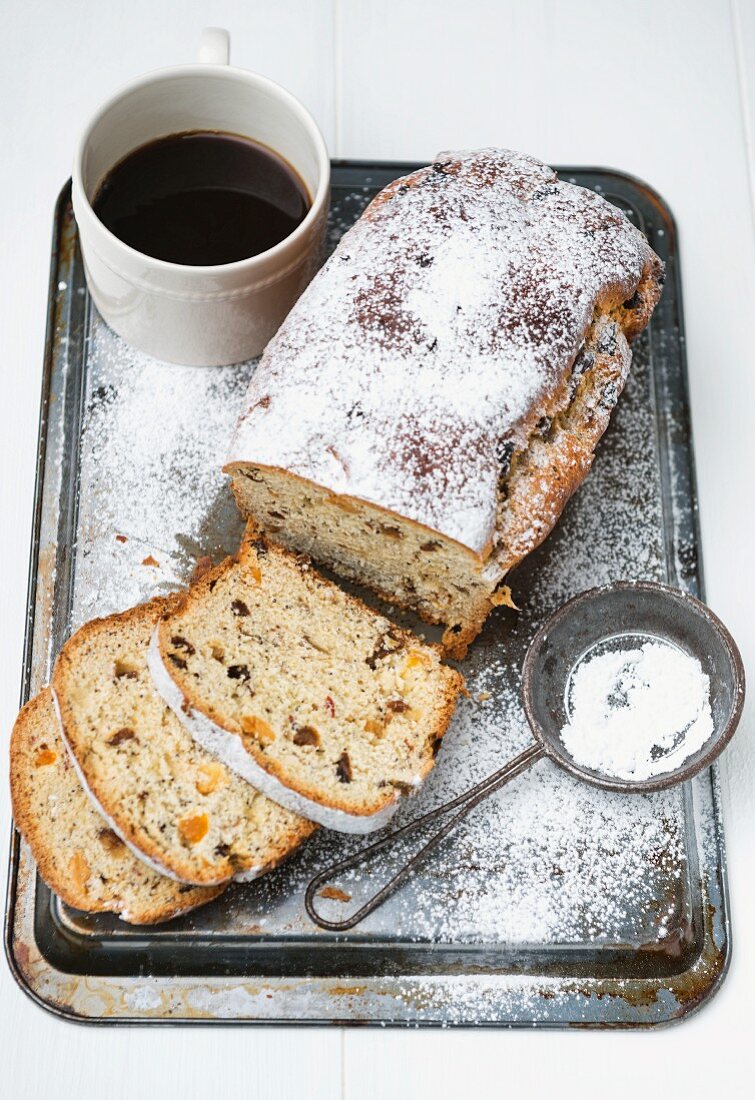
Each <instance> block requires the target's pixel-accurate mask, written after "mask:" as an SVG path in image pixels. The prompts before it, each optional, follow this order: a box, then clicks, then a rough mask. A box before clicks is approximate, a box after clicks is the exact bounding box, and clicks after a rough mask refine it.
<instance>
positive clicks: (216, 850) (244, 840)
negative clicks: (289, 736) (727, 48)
mask: <svg viewBox="0 0 755 1100" xmlns="http://www.w3.org/2000/svg"><path fill="white" fill-rule="evenodd" d="M176 606H177V604H176V599H175V597H171V598H168V599H155V600H152V601H150V602H149V603H146V604H143V605H142V606H140V607H135V608H133V609H132V610H130V611H126V612H124V613H123V614H121V615H111V616H110V617H109V618H106V619H95V620H94V621H93V622H90V623H87V624H86V625H85V626H83V627H82V628H81V629H80V630H79V631H77V633H76V634H74V635H73V636H72V637H71V638H70V639H69V640H68V642H66V644H65V645H64V647H63V649H62V650H61V652H60V654H59V655H58V659H57V661H56V664H55V671H54V674H53V679H52V687H53V690H54V693H55V698H56V700H57V705H58V708H59V716H60V721H61V732H62V734H63V738H64V740H65V742H66V743H67V745H68V747H69V749H70V751H71V754H72V757H73V759H74V761H75V764H76V767H77V770H78V773H79V777H80V779H81V781H82V783H83V785H84V786H85V788H86V790H87V792H88V793H89V794H90V796H91V797H92V798H93V799H94V801H95V803H96V805H97V806H98V807H99V809H100V811H101V813H102V814H103V816H104V817H106V818H107V820H108V822H109V823H110V825H111V826H112V828H113V830H114V831H115V832H116V833H117V834H118V835H119V836H120V837H121V838H122V839H123V840H124V841H126V842H127V843H128V844H130V845H133V846H134V848H135V849H136V850H138V852H139V854H140V855H141V856H142V858H145V859H147V860H149V861H150V862H151V864H152V865H153V867H154V868H155V870H157V871H159V872H160V873H162V874H166V875H171V876H173V877H174V878H176V879H178V880H179V881H181V882H189V883H196V884H199V885H211V884H217V883H223V882H227V881H228V880H229V879H231V878H235V879H243V880H248V879H252V878H256V877H257V876H258V875H261V874H263V873H264V872H265V871H267V870H269V869H270V868H271V867H274V866H275V865H276V864H277V863H279V862H280V861H281V860H282V859H283V858H285V856H287V855H289V853H291V852H293V851H294V850H295V849H296V848H297V847H298V845H299V844H301V842H302V841H303V840H305V839H306V838H307V837H308V836H309V835H310V834H311V833H312V832H313V830H314V828H315V826H314V825H313V824H312V823H311V822H309V821H305V820H304V819H303V818H301V817H297V816H296V815H295V814H292V813H290V812H289V811H288V810H285V809H283V808H282V807H281V806H279V805H277V804H276V803H275V802H271V801H270V800H269V799H267V798H265V797H264V795H262V794H260V793H259V792H258V791H256V790H254V788H252V787H250V786H249V784H248V783H245V782H244V781H243V780H242V779H239V777H238V776H236V775H235V774H234V773H233V772H232V771H230V770H229V769H228V768H226V767H225V766H224V765H223V764H221V763H220V762H219V761H217V760H215V759H214V758H213V757H212V756H210V755H209V754H208V753H207V752H205V751H204V749H202V748H201V747H200V746H199V745H197V744H196V742H195V741H194V739H193V738H192V737H191V736H190V734H189V733H188V732H187V730H186V729H185V727H184V726H183V725H182V723H181V722H179V721H178V719H177V718H175V716H174V715H173V713H172V712H171V711H170V710H169V709H168V707H166V706H165V704H164V703H163V701H162V699H161V698H160V696H159V695H158V693H157V692H156V691H155V689H154V687H153V685H152V679H151V677H150V674H149V671H148V669H147V648H148V645H149V640H150V636H151V634H152V631H153V630H154V628H155V626H156V624H157V622H158V620H159V618H160V616H161V615H164V614H166V613H167V612H169V611H170V610H171V609H172V608H175V607H176Z"/></svg>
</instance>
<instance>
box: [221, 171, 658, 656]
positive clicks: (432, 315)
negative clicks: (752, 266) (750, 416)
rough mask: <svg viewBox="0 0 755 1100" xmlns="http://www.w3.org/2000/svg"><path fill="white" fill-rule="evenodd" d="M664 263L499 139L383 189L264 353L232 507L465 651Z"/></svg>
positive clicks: (555, 493)
mask: <svg viewBox="0 0 755 1100" xmlns="http://www.w3.org/2000/svg"><path fill="white" fill-rule="evenodd" d="M662 278H663V266H662V264H661V262H660V260H659V259H658V257H657V256H656V255H655V253H654V252H653V251H652V249H651V248H650V246H649V245H648V243H647V241H646V239H645V237H644V236H643V235H642V233H641V232H640V231H639V230H638V229H636V228H635V227H634V226H633V225H632V224H631V223H630V222H629V220H628V219H627V218H626V217H625V216H624V214H622V213H621V212H620V211H619V210H617V209H616V208H615V207H614V206H612V205H610V204H609V203H608V202H606V201H605V200H604V199H602V198H601V197H599V196H598V195H596V194H594V193H593V192H591V191H587V190H585V189H583V188H581V187H577V186H575V185H573V184H569V183H566V182H563V181H561V180H559V179H558V178H557V176H556V174H555V172H554V171H553V170H552V169H551V168H548V167H547V166H546V165H544V164H541V163H540V162H539V161H537V160H534V159H533V158H532V157H528V156H524V155H522V154H519V153H513V152H509V151H506V150H498V149H483V150H479V151H477V152H463V153H444V154H441V155H439V156H438V157H437V158H436V160H435V161H434V163H433V164H431V165H430V166H429V167H427V168H423V169H421V170H420V171H417V172H414V173H412V174H411V175H408V176H406V177H404V178H403V179H399V180H396V181H395V182H394V183H392V184H390V185H389V186H388V187H386V188H385V189H384V190H383V191H382V192H381V193H380V194H379V195H378V196H377V197H376V198H375V199H374V201H373V202H372V203H371V204H370V206H369V207H368V208H367V209H366V211H365V212H364V214H363V215H362V217H361V218H360V219H359V221H358V222H357V223H356V225H354V227H353V228H352V229H350V230H349V232H348V233H346V234H345V236H344V237H343V239H342V241H341V243H340V244H339V246H338V248H337V249H336V251H335V253H334V254H333V256H332V257H331V259H330V260H329V261H328V263H327V264H326V265H325V267H324V268H323V269H322V271H321V272H320V274H319V275H318V276H317V277H316V278H315V279H314V281H313V282H312V283H311V285H310V286H309V288H308V289H307V290H306V291H305V293H304V294H303V295H302V297H301V298H300V300H299V301H298V303H297V304H296V306H295V307H294V309H293V310H292V311H291V313H290V314H289V316H288V318H287V319H286V321H285V322H284V323H283V325H282V326H281V328H280V330H279V331H278V333H277V335H276V336H275V337H274V339H273V340H272V341H271V342H270V344H269V345H268V347H267V349H266V351H265V354H264V356H263V358H262V360H261V362H260V365H259V367H258V368H257V371H256V373H255V374H254V376H253V378H252V382H251V386H250V389H249V393H248V396H247V400H246V404H245V408H244V410H243V412H242V414H241V416H240V419H239V421H238V424H237V427H236V431H235V435H234V438H233V441H232V444H231V448H230V454H229V458H228V462H227V465H226V467H225V469H226V471H227V472H228V473H229V474H230V475H231V476H232V478H233V488H234V493H235V496H236V500H237V503H238V505H239V507H240V509H241V511H242V512H243V514H244V515H245V516H249V517H252V518H253V519H254V520H255V521H256V522H257V524H258V525H259V526H260V527H261V528H263V529H264V530H265V531H266V532H267V534H269V535H270V536H271V537H272V538H273V539H275V541H277V542H278V543H280V544H281V545H283V546H285V547H288V548H290V549H293V550H297V551H304V552H306V553H309V554H311V555H312V556H313V558H314V559H315V560H316V561H319V562H322V563H323V564H325V565H327V566H329V567H330V568H332V569H333V570H334V571H335V572H336V573H338V574H339V575H341V576H343V577H346V578H349V579H352V580H355V581H357V582H359V583H362V584H365V585H368V586H370V587H371V588H373V589H374V590H375V591H377V592H378V593H380V594H381V595H382V596H383V597H385V598H387V599H388V600H391V601H393V602H395V603H396V604H398V605H400V606H402V607H407V608H412V609H414V610H416V611H417V612H418V613H419V614H420V615H421V616H422V617H423V618H424V619H425V620H427V621H430V622H434V623H441V624H444V625H445V626H446V631H445V634H444V645H445V646H446V648H447V650H448V652H450V653H451V654H452V655H453V656H457V657H461V656H463V655H464V652H465V650H466V646H467V644H468V643H469V641H470V640H471V639H472V638H474V636H475V635H476V634H477V633H478V631H479V630H480V628H481V626H482V623H483V622H484V620H485V618H486V616H487V615H488V613H489V611H490V610H491V608H492V607H493V606H495V605H496V604H497V603H500V602H502V601H503V599H505V589H504V588H503V580H504V578H505V577H506V574H507V573H508V572H509V571H510V570H511V569H512V568H513V567H514V566H515V565H516V564H517V563H518V562H519V561H520V560H521V559H522V558H523V557H524V556H525V555H526V554H528V553H529V552H530V551H531V550H532V549H534V548H535V547H536V546H537V545H538V544H539V543H540V542H541V541H542V540H543V539H544V538H545V537H546V535H547V534H548V533H549V531H550V530H551V529H552V527H553V525H554V523H555V522H556V520H557V519H558V517H559V515H560V513H561V511H562V509H563V507H564V505H565V504H566V501H567V500H568V498H569V496H570V495H571V494H572V492H573V491H574V490H575V488H576V487H577V486H578V485H579V484H580V482H581V481H582V480H583V478H584V477H585V475H586V474H587V472H588V470H589V468H590V464H591V462H592V457H593V452H594V449H595V446H596V444H597V442H598V440H599V439H600V436H601V435H602V433H603V431H604V430H605V428H606V426H607V424H608V421H609V417H610V414H611V410H612V409H613V407H614V405H615V403H616V400H617V398H618V396H619V394H620V392H621V389H622V387H623V385H624V381H625V378H626V375H627V371H628V369H629V363H630V351H629V343H630V342H631V341H632V340H633V339H634V338H635V337H636V336H637V335H638V333H640V332H641V330H642V329H643V328H644V327H645V325H646V324H647V322H648V320H649V318H650V315H651V313H652V311H653V308H654V306H655V304H656V302H657V300H658V298H659V295H660V286H661V282H662Z"/></svg>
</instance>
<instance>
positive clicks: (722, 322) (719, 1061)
mask: <svg viewBox="0 0 755 1100" xmlns="http://www.w3.org/2000/svg"><path fill="white" fill-rule="evenodd" d="M738 8H739V11H740V16H741V20H742V24H743V28H742V37H743V45H742V46H740V45H739V44H738V41H737V37H736V34H737V28H736V26H735V23H734V22H733V20H732V13H731V9H730V6H729V4H728V3H726V2H724V0H718V2H716V0H713V2H711V0H696V2H689V0H636V2H632V3H627V2H625V0H619V2H616V0H571V2H570V3H558V2H557V0H538V2H531V3H527V4H521V3H517V2H516V0H499V2H495V3H494V2H489V0H465V2H464V3H440V2H437V0H436V2H430V0H404V2H403V3H402V4H401V5H400V6H398V5H396V6H392V7H390V8H388V9H387V8H386V6H385V5H381V4H377V3H374V2H370V0H352V2H351V3H347V4H343V5H342V6H341V9H340V27H339V33H340V39H341V51H340V53H341V57H342V75H341V79H340V83H341V104H340V112H341V128H340V134H341V145H340V152H341V153H342V155H344V156H360V157H370V156H379V157H385V158H392V157H395V158H401V159H410V160H412V159H423V158H428V157H430V156H432V154H433V153H434V152H435V151H437V150H439V149H444V148H453V147H455V146H456V147H467V148H468V147H474V146H480V145H494V144H504V145H509V146H511V147H514V148H520V149H524V150H526V151H529V152H532V153H534V154H535V155H537V156H540V157H542V158H543V159H545V160H548V161H550V162H552V163H561V164H598V165H608V166H612V167H616V168H619V169H623V170H625V171H629V172H631V173H633V174H635V175H637V176H639V177H640V178H644V179H645V180H647V181H648V182H650V183H651V184H652V185H653V186H654V187H655V188H657V190H658V191H659V192H660V194H661V195H662V196H663V197H664V198H665V199H666V201H667V202H668V203H669V205H670V207H671V209H672V211H673V212H674V214H675V215H676V218H677V222H678V225H679V229H680V236H681V255H682V267H683V280H684V297H685V316H686V325H687V341H688V355H689V370H690V387H691V404H692V415H693V423H694V436H695V448H696V456H697V471H698V481H699V494H700V506H701V521H702V534H703V551H704V560H705V572H706V579H707V594H708V599H709V602H710V603H711V605H712V606H713V607H714V608H715V609H716V610H717V611H718V612H719V613H720V614H721V615H722V616H723V618H724V619H725V620H726V621H727V622H728V624H729V625H730V627H731V629H732V631H733V632H734V634H735V636H736V637H737V639H738V641H739V643H740V646H741V648H742V651H743V655H744V658H745V664H746V666H748V667H750V668H752V667H753V666H754V665H755V623H754V622H753V616H752V596H751V592H752V581H751V578H750V573H751V561H752V550H751V546H752V534H753V530H754V527H753V519H752V499H753V470H755V444H754V443H753V432H752V431H751V428H750V425H749V419H750V410H751V409H752V407H753V402H754V401H755V370H754V369H753V368H754V366H755V364H754V363H753V351H752V337H751V314H752V309H753V302H754V301H755V247H754V245H753V234H752V218H751V208H750V192H749V182H750V181H749V178H748V164H747V157H746V148H745V141H744V124H743V114H742V100H741V96H740V75H741V69H742V67H743V66H744V68H745V69H746V70H747V71H748V78H747V84H746V87H747V94H748V96H749V108H750V118H751V119H752V118H754V117H755V107H754V101H753V98H752V97H753V94H754V92H753V89H755V75H753V74H755V5H753V4H752V2H751V0H738ZM744 40H746V41H744ZM753 724H754V723H753V706H752V703H750V704H749V705H748V709H747V713H746V716H745V720H744V722H743V726H742V729H741V732H740V734H739V737H738V739H737V741H736V742H735V743H734V745H733V746H732V747H731V748H730V749H729V751H728V753H727V757H726V758H725V760H724V767H723V773H724V774H723V781H724V788H725V790H724V793H725V810H726V825H727V840H728V847H729V864H730V878H731V887H732V903H733V924H734V940H735V945H736V946H735V953H734V961H733V965H732V970H731V973H730V975H729V977H728V978H727V980H726V982H725V984H724V986H723V989H722V991H721V993H719V994H718V995H717V997H716V999H715V1001H714V1002H713V1004H712V1006H711V1007H710V1008H706V1009H705V1010H704V1012H703V1013H702V1015H701V1016H700V1017H697V1018H693V1019H691V1020H689V1021H688V1022H686V1023H685V1024H684V1025H683V1026H681V1027H679V1028H676V1029H672V1030H671V1031H667V1032H664V1033H663V1037H662V1040H661V1037H660V1036H655V1037H650V1036H643V1037H640V1036H635V1037H634V1038H632V1039H630V1040H628V1041H629V1043H631V1046H632V1052H631V1053H630V1057H629V1058H627V1053H628V1052H627V1039H626V1038H625V1037H624V1036H622V1037H619V1036H605V1035H604V1036H599V1037H597V1036H585V1035H581V1036H575V1035H556V1034H552V1033H551V1034H548V1037H547V1039H545V1038H544V1037H543V1036H541V1037H540V1038H539V1039H538V1038H537V1036H532V1035H529V1034H521V1033H517V1034H507V1035H496V1034H494V1033H485V1034H473V1033H470V1032H466V1033H451V1032H444V1033H434V1034H417V1033H412V1034H410V1035H402V1034H397V1033H388V1034H384V1035H381V1036H376V1035H374V1034H371V1033H368V1032H366V1031H359V1032H347V1033H346V1036H345V1047H346V1067H345V1079H346V1096H347V1097H348V1100H355V1098H356V1097H359V1098H365V1100H366V1098H373V1097H378V1096H380V1097H382V1096H385V1095H391V1094H392V1093H396V1094H398V1095H413V1096H415V1097H417V1098H421V1100H424V1098H425V1097H428V1098H430V1097H437V1096H438V1095H454V1094H456V1093H459V1094H462V1092H463V1093H470V1092H476V1091H477V1090H478V1089H480V1088H482V1091H483V1094H493V1095H495V1094H496V1093H497V1092H499V1091H501V1092H502V1091H503V1089H504V1088H505V1089H506V1090H507V1091H508V1090H510V1089H511V1088H514V1089H515V1090H516V1092H517V1094H518V1095H523V1096H538V1095H545V1094H546V1090H548V1091H549V1092H550V1094H553V1093H554V1092H555V1090H556V1089H558V1090H559V1093H560V1094H561V1095H566V1096H570V1095H572V1094H574V1095H576V1094H577V1089H579V1093H580V1095H582V1094H586V1095H593V1094H597V1090H598V1089H599V1088H601V1087H603V1088H609V1089H610V1091H611V1094H612V1095H616V1096H629V1095H636V1094H637V1089H638V1085H639V1083H640V1082H642V1081H644V1082H647V1081H649V1080H652V1081H653V1085H654V1087H655V1088H657V1089H658V1091H659V1092H660V1093H661V1094H664V1093H665V1094H667V1095H673V1096H680V1095H690V1096H696V1095H700V1094H701V1092H702V1091H703V1089H705V1091H706V1092H708V1091H709V1090H710V1087H711V1086H713V1085H716V1084H718V1083H719V1082H721V1076H720V1075H721V1074H722V1073H723V1074H724V1079H726V1078H727V1075H728V1076H729V1077H730V1076H731V1075H732V1074H733V1073H736V1072H737V1070H738V1067H739V1066H740V1065H741V1050H742V1044H743V1042H744V1041H745V1035H746V1033H745V1028H746V1027H747V1026H748V1025H747V1024H746V1023H745V1021H746V1019H747V1011H746V1009H745V1006H746V1005H748V1004H750V996H751V994H750V991H751V989H752V983H753V979H755V921H754V920H753V916H754V915H755V889H754V888H753V877H752V857H751V853H752V841H753V837H754V836H755V799H754V798H753V793H752V792H753V790H755V743H754V741H753V737H752V732H753ZM546 1042H547V1046H548V1049H547V1053H546V1052H545V1050H544V1049H543V1048H544V1046H545V1043H546ZM641 1044H642V1046H641V1049H640V1045H641ZM698 1046H699V1047H700V1051H701V1053H700V1055H699V1057H696V1056H695V1054H696V1053H697V1049H698ZM713 1052H715V1055H714V1056H713ZM617 1067H620V1070H619V1071H618V1072H617ZM721 1085H722V1090H723V1093H724V1094H726V1093H727V1089H726V1087H725V1084H724V1083H723V1082H721ZM732 1087H733V1086H732ZM732 1094H736V1090H733V1093H732Z"/></svg>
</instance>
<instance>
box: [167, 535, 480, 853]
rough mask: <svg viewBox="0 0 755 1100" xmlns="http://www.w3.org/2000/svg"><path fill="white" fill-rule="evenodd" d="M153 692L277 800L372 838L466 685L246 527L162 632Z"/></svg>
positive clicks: (426, 765) (424, 649)
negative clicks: (238, 544)
mask: <svg viewBox="0 0 755 1100" xmlns="http://www.w3.org/2000/svg"><path fill="white" fill-rule="evenodd" d="M149 667H150V670H151V672H152V676H153V679H154V681H155V684H156V685H157V687H158V690H159V691H160V692H161V694H162V695H163V697H164V698H165V699H166V701H167V702H168V703H169V704H170V706H171V707H172V708H173V710H174V711H175V713H176V715H177V716H178V717H179V718H180V720H181V722H183V723H184V724H185V725H186V727H187V729H190V730H191V732H192V733H193V735H194V737H195V738H196V740H197V741H198V742H199V743H200V744H201V745H202V746H203V747H204V748H206V749H208V750H209V751H210V752H212V753H214V754H215V755H216V756H217V757H218V758H219V759H221V760H223V761H224V762H225V763H226V764H228V765H229V767H231V768H234V769H235V770H236V771H237V772H238V773H239V775H242V776H244V778H245V779H248V780H249V782H250V783H252V784H254V786H256V787H259V789H260V790H262V791H264V792H265V794H267V795H269V797H270V798H273V799H275V800H276V801H277V802H280V803H281V805H283V806H287V807H289V809H291V810H294V811H296V812H297V813H301V814H303V815H305V816H306V817H309V818H311V819H312V820H314V821H317V822H319V823H320V824H321V825H324V826H326V827H327V828H331V829H337V830H340V831H342V832H353V833H366V832H372V831H373V830H375V829H379V828H380V827H381V826H383V825H384V824H385V823H386V821H387V820H388V819H389V818H390V817H391V815H392V814H393V813H394V812H395V810H396V809H397V806H398V802H399V799H400V797H401V795H402V794H405V793H408V792H410V791H412V790H414V788H416V787H417V786H418V785H419V783H420V782H421V781H422V779H423V778H424V776H426V775H427V773H428V772H429V771H430V770H431V768H432V767H433V763H434V760H435V755H436V753H437V750H438V747H439V745H440V739H441V738H442V736H443V734H444V733H445V730H446V727H447V725H448V722H449V720H450V718H451V715H452V713H453V709H454V705H455V701H456V696H457V695H458V693H459V691H460V690H461V688H462V686H463V680H462V677H461V676H460V675H459V673H458V672H456V671H454V670H453V669H451V668H448V667H447V666H445V665H443V664H442V663H441V660H440V651H439V649H438V648H437V647H435V646H430V645H424V644H422V643H421V642H420V641H419V640H418V639H417V638H416V637H415V636H414V635H412V634H410V633H409V632H408V631H406V630H400V629H399V628H398V627H396V626H394V625H393V624H392V623H390V622H389V621H388V620H387V619H385V618H383V617H382V616H381V615H378V614H376V613H375V612H373V611H371V610H370V609H369V608H367V607H366V606H365V605H364V604H362V603H361V602H360V601H359V600H356V599H354V598H353V597H351V596H349V595H347V594H346V593H345V592H343V591H341V589H339V588H337V587H336V586H335V585H333V584H331V583H330V582H329V581H327V580H325V579H324V578H323V577H321V576H320V575H319V574H318V573H317V572H315V570H314V569H312V568H311V567H310V565H309V562H308V559H306V558H304V557H302V556H299V557H294V556H293V555H291V554H289V553H287V552H286V551H283V550H281V549H279V548H277V547H275V546H273V545H271V544H269V543H268V542H267V541H266V540H264V539H261V538H256V537H255V534H254V531H253V530H251V529H248V531H247V534H246V536H245V538H244V542H243V544H242V548H241V551H240V553H239V555H238V557H237V559H235V560H232V559H229V560H228V561H226V562H225V563H223V564H222V565H221V566H218V567H217V568H216V569H214V570H213V571H212V572H210V573H208V574H206V575H205V576H204V577H203V578H202V579H201V580H200V581H199V582H198V583H197V584H196V585H194V586H193V587H192V589H191V590H190V591H189V592H188V593H187V594H186V595H185V596H184V598H183V600H182V601H181V602H180V603H179V604H178V605H177V606H176V607H175V608H174V609H172V610H171V611H170V613H169V614H167V615H166V616H165V617H164V618H163V619H162V620H161V621H160V624H159V626H158V628H157V630H156V631H155V634H154V637H153V640H152V644H151V646H150V654H149Z"/></svg>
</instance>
